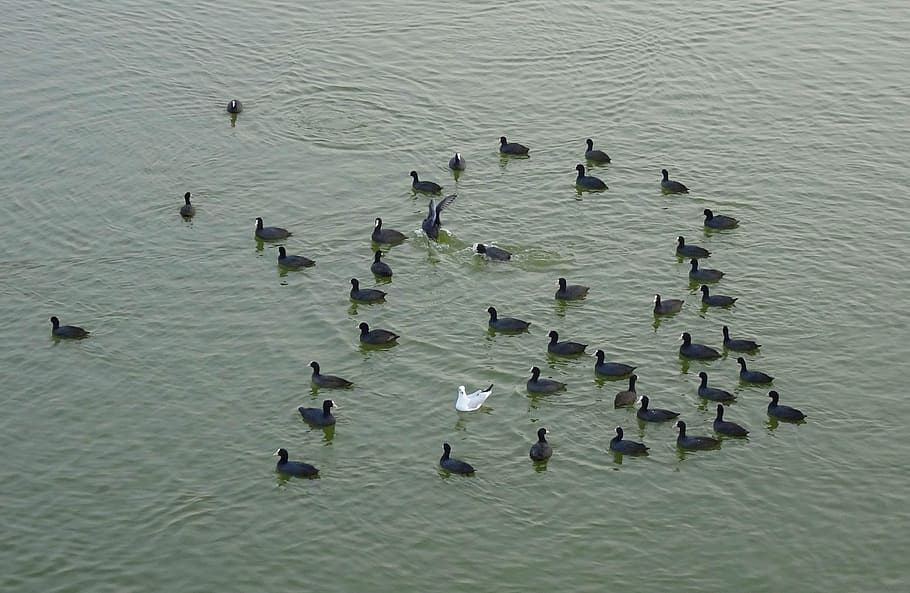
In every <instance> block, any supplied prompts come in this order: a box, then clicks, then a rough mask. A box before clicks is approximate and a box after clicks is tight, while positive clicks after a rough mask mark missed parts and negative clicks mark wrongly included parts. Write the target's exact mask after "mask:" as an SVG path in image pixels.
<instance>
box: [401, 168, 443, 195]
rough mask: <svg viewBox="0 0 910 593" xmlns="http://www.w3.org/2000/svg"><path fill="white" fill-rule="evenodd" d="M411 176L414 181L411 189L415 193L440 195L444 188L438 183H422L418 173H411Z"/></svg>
mask: <svg viewBox="0 0 910 593" xmlns="http://www.w3.org/2000/svg"><path fill="white" fill-rule="evenodd" d="M409 175H410V176H411V177H412V178H413V179H414V180H413V181H412V182H411V188H412V189H413V190H414V191H419V192H423V193H427V194H438V193H439V192H441V191H442V186H441V185H439V184H438V183H433V182H432V181H420V179H418V178H417V171H411V172H410V173H409Z"/></svg>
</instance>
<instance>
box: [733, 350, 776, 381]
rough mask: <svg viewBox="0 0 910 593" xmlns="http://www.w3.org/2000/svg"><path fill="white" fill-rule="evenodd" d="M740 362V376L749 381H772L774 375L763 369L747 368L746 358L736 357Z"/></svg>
mask: <svg viewBox="0 0 910 593" xmlns="http://www.w3.org/2000/svg"><path fill="white" fill-rule="evenodd" d="M736 362H738V363H739V378H740V379H742V380H743V381H746V382H748V383H770V382H771V381H773V380H774V377H772V376H771V375H769V374H767V373H763V372H761V371H750V370H749V369H747V368H746V359H745V358H743V357H742V356H740V357H739V358H737V359H736Z"/></svg>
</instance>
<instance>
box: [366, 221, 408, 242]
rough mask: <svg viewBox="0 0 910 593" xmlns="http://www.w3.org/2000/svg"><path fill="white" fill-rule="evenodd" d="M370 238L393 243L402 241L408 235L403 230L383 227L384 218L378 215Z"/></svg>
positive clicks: (375, 240)
mask: <svg viewBox="0 0 910 593" xmlns="http://www.w3.org/2000/svg"><path fill="white" fill-rule="evenodd" d="M370 238H371V239H372V240H373V241H374V242H376V243H388V244H389V245H393V244H395V243H401V242H402V241H404V240H405V239H407V238H408V237H407V235H405V234H404V233H402V232H401V231H396V230H395V229H384V228H382V219H381V218H379V217H377V218H376V220H375V221H374V223H373V234H372V235H371V236H370Z"/></svg>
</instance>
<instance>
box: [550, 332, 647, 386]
mask: <svg viewBox="0 0 910 593" xmlns="http://www.w3.org/2000/svg"><path fill="white" fill-rule="evenodd" d="M554 333H555V332H554ZM592 356H594V357H595V358H596V359H597V362H595V363H594V372H595V373H597V374H598V375H603V376H604V377H624V376H626V375H628V374H629V373H631V372H632V371H634V370H635V367H633V366H631V365H628V364H623V363H621V362H604V358H606V355H605V354H604V351H603V350H597V351H596V352H595V353H594V354H593V355H592Z"/></svg>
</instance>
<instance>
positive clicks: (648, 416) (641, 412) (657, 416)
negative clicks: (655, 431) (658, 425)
mask: <svg viewBox="0 0 910 593" xmlns="http://www.w3.org/2000/svg"><path fill="white" fill-rule="evenodd" d="M639 399H641V407H640V408H638V411H637V412H636V413H635V415H636V416H638V418H639V419H641V420H644V421H645V422H666V421H667V420H673V419H674V418H676V417H677V416H679V412H674V411H672V410H664V409H661V408H649V407H648V406H649V404H650V401H651V400H649V399H648V396H647V395H642V396H641V397H640V398H639Z"/></svg>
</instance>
